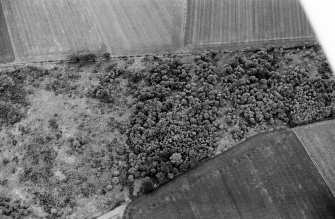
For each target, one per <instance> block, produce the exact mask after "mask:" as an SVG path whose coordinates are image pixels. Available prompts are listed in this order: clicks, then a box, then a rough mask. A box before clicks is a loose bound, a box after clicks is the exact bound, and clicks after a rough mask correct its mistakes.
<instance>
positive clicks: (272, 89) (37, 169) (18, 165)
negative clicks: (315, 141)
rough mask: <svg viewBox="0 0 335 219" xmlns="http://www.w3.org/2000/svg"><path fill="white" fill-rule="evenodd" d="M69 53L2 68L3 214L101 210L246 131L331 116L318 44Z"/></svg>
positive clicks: (85, 214) (328, 80) (67, 214)
mask: <svg viewBox="0 0 335 219" xmlns="http://www.w3.org/2000/svg"><path fill="white" fill-rule="evenodd" d="M72 61H73V62H70V63H65V62H55V63H40V64H34V65H24V66H9V67H3V68H2V71H1V74H0V77H1V78H0V93H1V95H0V112H1V113H0V139H1V141H0V167H1V168H0V214H2V215H1V217H2V216H3V217H9V218H22V217H23V218H80V219H81V218H94V217H97V216H100V215H102V214H104V213H106V212H108V211H110V210H111V209H113V208H115V207H117V206H119V205H120V204H123V203H125V202H126V200H128V199H129V198H130V199H132V198H133V197H134V196H139V195H141V194H142V193H144V192H148V191H150V189H153V188H156V187H157V186H159V185H160V184H162V183H164V182H167V181H169V180H171V179H173V178H174V177H176V176H177V175H179V174H181V173H183V172H186V171H187V170H189V169H191V168H192V167H194V166H195V165H197V164H199V163H201V162H202V161H204V160H206V159H208V158H211V157H213V156H214V155H216V154H220V153H221V152H223V151H226V150H228V149H229V148H232V147H233V146H235V145H236V144H237V143H239V142H241V141H243V140H244V139H245V138H247V137H250V136H253V135H255V134H257V133H260V132H264V131H268V130H271V129H273V128H278V127H287V126H297V125H301V124H306V123H312V122H315V121H319V120H323V119H330V118H333V116H334V114H333V111H332V110H333V109H334V102H333V99H331V97H332V95H334V94H333V93H332V88H333V87H335V85H334V79H333V76H332V74H331V72H330V69H329V66H328V65H327V62H326V59H325V56H324V55H323V53H322V51H321V49H320V47H319V46H317V45H306V46H298V47H292V48H283V47H275V48H267V49H262V50H260V49H255V50H245V51H242V50H237V51H214V50H213V51H204V52H202V53H193V54H188V55H167V56H163V57H157V56H145V57H138V58H117V59H116V58H115V59H114V58H113V59H112V58H108V57H107V56H106V57H105V58H96V57H95V56H92V55H88V56H82V57H80V58H78V59H77V58H75V57H74V58H73V59H72ZM271 69H272V70H271ZM265 85H266V86H265ZM302 85H303V86H302ZM314 85H315V86H314ZM234 86H236V87H234ZM307 86H314V87H312V88H310V89H312V92H309V91H310V89H308V88H307ZM237 87H238V88H239V89H237ZM242 88H243V89H245V90H243V89H242ZM293 89H295V91H297V92H292V91H291V90H293ZM240 91H241V92H242V93H236V92H240ZM313 91H314V92H315V93H313ZM243 92H244V93H249V94H248V95H244V96H243V97H242V95H243ZM293 93H296V96H291V94H293ZM245 96H246V99H245V100H244V99H243V98H244V97H245ZM306 98H311V100H313V103H312V102H311V103H309V105H306V106H305V105H301V104H302V103H307V101H305V99H306ZM261 102H262V103H261ZM265 103H266V104H267V105H268V106H269V107H270V106H271V107H272V108H269V109H267V108H266V109H265V108H264V107H263V106H264V104H265ZM299 104H300V106H301V107H305V108H306V109H309V111H306V110H303V111H299V108H298V107H297V106H298V105H299ZM248 108H249V109H248ZM302 109H304V108H302ZM306 112H307V113H308V114H306ZM307 115H308V116H307ZM142 182H145V185H151V186H152V187H153V188H150V187H146V188H144V187H143V186H141V184H142ZM148 188H149V189H148Z"/></svg>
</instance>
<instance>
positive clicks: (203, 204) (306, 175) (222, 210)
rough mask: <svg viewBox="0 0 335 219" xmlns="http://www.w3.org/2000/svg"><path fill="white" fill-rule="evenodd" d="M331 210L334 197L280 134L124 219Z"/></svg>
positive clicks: (255, 140)
mask: <svg viewBox="0 0 335 219" xmlns="http://www.w3.org/2000/svg"><path fill="white" fill-rule="evenodd" d="M195 191H196V192H195ZM334 209H335V198H334V197H333V196H332V194H331V191H330V190H329V188H328V187H327V184H326V183H325V181H324V180H323V178H322V177H321V175H320V174H319V172H318V171H317V169H316V167H315V166H314V165H313V162H312V160H311V159H310V157H309V156H308V154H307V153H306V151H305V150H304V147H303V146H302V144H301V143H300V141H299V139H298V138H297V137H296V135H295V134H294V133H293V131H292V130H279V131H274V132H270V133H264V134H260V135H257V136H254V137H252V138H251V139H248V140H247V141H245V142H243V143H241V144H240V145H237V146H236V147H234V148H232V149H230V150H229V151H227V152H225V153H223V154H222V155H219V156H218V157H215V158H213V159H211V160H209V161H207V162H205V163H203V164H202V165H200V166H198V167H197V168H195V169H193V170H191V171H189V172H187V173H185V174H182V175H181V176H179V177H177V178H176V179H174V180H173V181H171V182H170V183H167V184H165V185H163V186H161V187H160V188H159V189H158V190H156V191H154V192H153V193H150V194H148V195H145V196H142V197H140V198H139V199H137V200H135V201H133V202H132V203H130V205H129V206H128V207H127V209H126V212H125V214H124V218H125V219H132V218H137V219H140V218H171V219H172V218H173V219H178V218H183V219H186V218H333V217H334Z"/></svg>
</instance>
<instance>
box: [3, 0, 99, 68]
mask: <svg viewBox="0 0 335 219" xmlns="http://www.w3.org/2000/svg"><path fill="white" fill-rule="evenodd" d="M1 3H2V6H3V11H4V14H5V17H6V20H7V23H8V25H9V27H10V32H11V37H12V41H13V44H14V45H13V47H14V51H15V55H16V61H18V62H20V61H35V60H37V61H42V60H55V59H65V58H66V57H67V56H66V55H69V54H71V53H75V52H86V51H98V50H101V49H105V48H104V47H105V46H104V43H103V40H102V38H101V35H100V32H99V29H98V27H97V24H96V23H95V21H94V17H93V15H92V13H91V12H90V10H89V6H88V5H89V1H88V0H59V1H45V0H1Z"/></svg>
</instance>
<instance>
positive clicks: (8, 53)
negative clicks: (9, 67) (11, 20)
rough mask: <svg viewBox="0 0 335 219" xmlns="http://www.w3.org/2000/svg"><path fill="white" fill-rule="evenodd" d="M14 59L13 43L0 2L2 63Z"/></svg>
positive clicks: (0, 54)
mask: <svg viewBox="0 0 335 219" xmlns="http://www.w3.org/2000/svg"><path fill="white" fill-rule="evenodd" d="M14 59H15V57H14V53H13V48H12V43H11V41H10V37H9V33H8V29H7V23H6V20H5V17H4V14H3V11H2V6H1V2H0V63H6V62H13V61H14Z"/></svg>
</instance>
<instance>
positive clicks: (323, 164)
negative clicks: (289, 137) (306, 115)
mask: <svg viewBox="0 0 335 219" xmlns="http://www.w3.org/2000/svg"><path fill="white" fill-rule="evenodd" d="M294 132H295V133H296V135H297V136H298V138H299V139H300V141H301V143H302V144H303V146H304V147H305V149H306V151H307V153H308V154H309V156H310V157H311V159H312V160H313V162H314V164H315V165H316V167H317V168H318V170H319V172H320V173H321V175H322V177H323V178H324V179H325V181H326V182H327V184H328V186H329V187H330V190H331V191H332V193H333V195H334V196H335V160H334V157H335V121H334V120H331V121H325V122H321V123H316V124H312V125H307V126H300V127H297V128H295V129H294Z"/></svg>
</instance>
